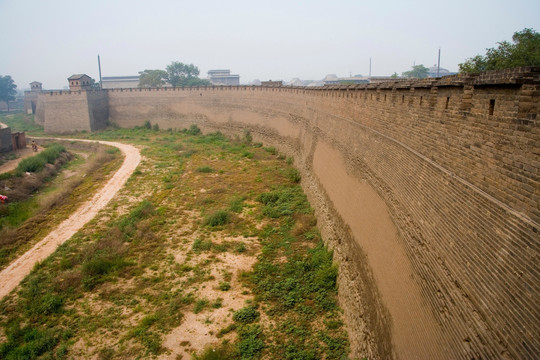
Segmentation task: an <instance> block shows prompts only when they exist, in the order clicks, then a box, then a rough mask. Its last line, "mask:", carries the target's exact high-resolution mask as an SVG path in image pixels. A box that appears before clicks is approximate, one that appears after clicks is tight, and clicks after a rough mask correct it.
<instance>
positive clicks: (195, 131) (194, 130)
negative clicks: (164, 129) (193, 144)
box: [182, 124, 201, 136]
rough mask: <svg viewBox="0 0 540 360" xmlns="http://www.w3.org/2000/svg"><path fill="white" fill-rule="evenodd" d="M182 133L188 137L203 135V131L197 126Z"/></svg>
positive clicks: (193, 125)
mask: <svg viewBox="0 0 540 360" xmlns="http://www.w3.org/2000/svg"><path fill="white" fill-rule="evenodd" d="M182 132H183V133H184V134H187V135H194V136H196V135H200V134H201V129H199V127H198V126H197V125H195V124H192V125H191V126H190V127H189V129H183V130H182Z"/></svg>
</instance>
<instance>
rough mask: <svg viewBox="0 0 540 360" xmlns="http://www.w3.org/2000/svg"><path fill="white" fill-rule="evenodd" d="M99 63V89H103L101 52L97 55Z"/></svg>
mask: <svg viewBox="0 0 540 360" xmlns="http://www.w3.org/2000/svg"><path fill="white" fill-rule="evenodd" d="M97 63H98V68H99V89H100V90H101V89H103V83H102V82H101V61H100V60H99V54H98V56H97Z"/></svg>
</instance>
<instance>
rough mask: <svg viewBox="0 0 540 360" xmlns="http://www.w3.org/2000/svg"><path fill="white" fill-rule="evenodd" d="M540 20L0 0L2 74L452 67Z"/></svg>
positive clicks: (236, 0) (57, 78)
mask: <svg viewBox="0 0 540 360" xmlns="http://www.w3.org/2000/svg"><path fill="white" fill-rule="evenodd" d="M526 27H528V28H533V29H535V30H536V31H540V1H539V0H513V1H509V0H502V1H501V0H489V1H488V0H468V1H463V0H454V1H446V2H442V1H435V0H432V1H405V0H397V1H393V0H392V1H390V0H388V1H384V0H371V1H359V0H357V1H352V0H348V1H346V0H326V1H320V0H309V1H308V0H306V1H294V0H269V1H266V0H264V1H262V0H227V1H225V0H223V1H219V0H190V1H185V0H177V1H173V0H152V1H138V0H82V1H81V0H0V75H11V77H12V78H13V79H14V81H15V83H16V84H17V85H18V89H24V88H28V87H29V83H30V82H32V81H40V82H42V83H43V88H44V89H60V88H62V87H64V86H67V78H68V77H69V76H71V75H72V74H77V73H86V74H88V75H90V76H91V77H93V78H95V79H96V80H97V79H98V78H99V75H98V67H97V55H98V54H100V55H101V67H102V76H118V75H137V74H138V72H139V71H142V70H144V69H165V67H166V66H167V65H168V64H170V63H171V62H172V61H180V62H183V63H193V64H194V65H196V66H198V67H199V69H200V71H201V74H200V77H201V78H206V76H207V74H206V73H207V71H208V70H210V69H230V70H231V72H232V73H233V74H239V75H240V82H241V83H248V82H251V81H252V80H254V79H260V80H270V79H271V80H284V81H289V80H291V79H292V78H294V77H299V78H301V79H310V80H318V79H322V78H324V77H325V76H326V75H327V74H337V75H338V76H349V75H350V74H353V75H355V74H362V75H367V74H368V72H369V58H370V57H371V58H372V75H391V74H392V73H393V72H397V73H398V74H401V73H402V72H404V71H407V70H410V68H411V66H412V65H413V63H416V64H417V65H418V64H424V65H425V66H426V67H430V66H433V64H436V63H437V52H438V48H439V47H441V67H443V68H447V69H449V70H450V71H457V70H458V64H459V63H461V62H463V61H464V60H465V59H466V58H468V57H472V56H474V55H477V54H485V49H486V48H488V47H495V46H496V43H497V42H498V41H502V40H511V37H512V34H513V33H514V32H516V31H520V30H522V29H523V28H526Z"/></svg>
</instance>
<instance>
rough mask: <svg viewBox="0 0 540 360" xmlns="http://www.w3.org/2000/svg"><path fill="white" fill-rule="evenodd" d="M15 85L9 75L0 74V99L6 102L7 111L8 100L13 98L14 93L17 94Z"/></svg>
mask: <svg viewBox="0 0 540 360" xmlns="http://www.w3.org/2000/svg"><path fill="white" fill-rule="evenodd" d="M15 89H17V85H15V83H14V82H13V79H12V78H11V76H9V75H6V76H1V75H0V101H5V102H6V103H7V107H8V111H9V102H10V101H12V100H15V95H17V90H15Z"/></svg>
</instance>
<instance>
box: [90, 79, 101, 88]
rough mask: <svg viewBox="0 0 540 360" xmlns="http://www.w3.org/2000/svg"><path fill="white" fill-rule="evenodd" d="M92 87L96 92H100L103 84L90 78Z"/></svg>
mask: <svg viewBox="0 0 540 360" xmlns="http://www.w3.org/2000/svg"><path fill="white" fill-rule="evenodd" d="M90 87H91V88H92V89H94V90H100V89H101V84H100V83H99V82H96V80H94V79H93V78H90Z"/></svg>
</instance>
